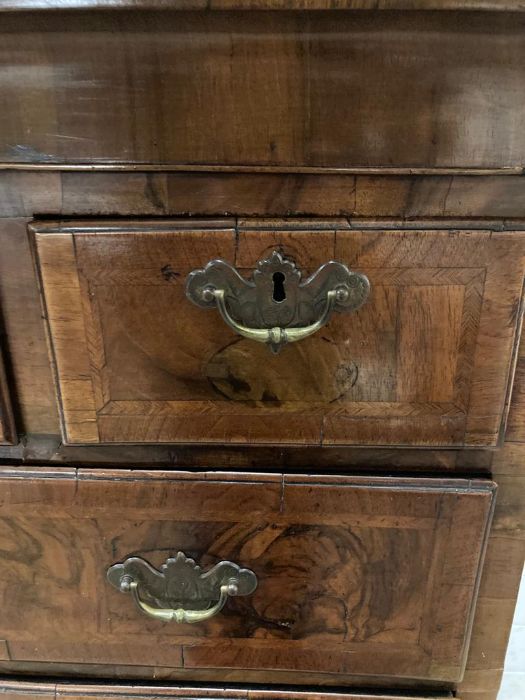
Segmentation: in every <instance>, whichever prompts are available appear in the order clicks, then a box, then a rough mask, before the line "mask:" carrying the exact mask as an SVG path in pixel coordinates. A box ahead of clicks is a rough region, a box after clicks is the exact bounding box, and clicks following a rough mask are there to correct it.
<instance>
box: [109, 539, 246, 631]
mask: <svg viewBox="0 0 525 700" xmlns="http://www.w3.org/2000/svg"><path fill="white" fill-rule="evenodd" d="M107 578H108V581H109V583H111V585H112V586H114V587H115V588H116V589H117V590H119V591H120V592H121V593H129V594H131V597H132V599H133V601H134V603H135V605H136V607H137V608H138V609H139V610H140V611H141V612H142V613H144V614H145V615H148V616H149V617H152V618H154V619H156V620H162V621H163V622H177V623H186V624H194V623H196V622H204V621H205V620H209V619H210V618H211V617H213V616H214V615H217V613H219V612H220V611H221V610H222V609H223V608H224V606H225V605H226V602H227V601H228V598H229V597H230V596H242V595H249V594H250V593H253V591H254V590H255V589H256V588H257V577H256V576H255V574H254V573H253V571H250V569H241V568H240V567H239V566H237V564H234V563H232V562H229V561H221V562H219V563H218V564H216V565H215V566H214V567H213V568H212V569H210V570H209V571H206V572H202V569H201V568H200V566H197V564H195V561H194V560H193V559H190V558H189V557H187V556H186V555H185V554H184V553H183V552H179V553H178V554H177V556H176V557H174V558H172V559H168V560H167V561H166V562H165V563H164V564H163V565H162V566H161V568H160V570H158V569H155V568H154V567H153V566H152V565H151V564H149V563H148V562H147V561H145V560H144V559H141V558H139V557H130V558H128V559H126V561H124V562H123V563H119V564H113V566H110V567H109V569H108V571H107ZM174 591H175V592H176V595H177V600H174V599H173V595H174ZM185 595H186V596H187V600H184V597H185Z"/></svg>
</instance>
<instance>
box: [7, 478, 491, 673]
mask: <svg viewBox="0 0 525 700" xmlns="http://www.w3.org/2000/svg"><path fill="white" fill-rule="evenodd" d="M493 496H494V485H493V484H492V483H491V482H487V481H482V480H480V481H463V480H459V479H454V480H440V479H417V478H412V479H400V478H397V479H394V478H364V477H360V478H350V477H335V476H331V477H316V476H297V475H284V476H283V475H260V474H226V473H216V472H214V473H212V472H210V473H174V472H143V471H142V472H141V471H122V470H120V471H105V470H89V469H80V470H73V469H65V468H64V469H53V470H46V469H40V470H36V469H35V470H33V471H31V470H29V469H20V468H8V467H3V468H2V470H1V471H0V542H1V547H0V599H1V600H2V601H3V610H2V617H1V620H0V639H2V640H4V642H1V644H2V645H3V648H2V652H3V653H2V655H1V656H0V658H3V659H5V661H2V662H0V668H3V669H4V670H17V669H18V668H23V669H24V670H25V671H26V672H28V671H35V672H36V671H38V672H40V671H42V669H44V670H45V669H46V664H49V665H50V666H51V665H52V664H60V667H61V668H64V665H67V664H71V665H72V666H71V668H72V669H73V672H78V673H82V670H81V669H82V667H79V669H80V670H78V669H76V668H75V666H74V665H75V664H98V665H103V667H105V665H107V667H108V673H109V666H119V667H120V668H121V671H120V674H121V675H122V673H123V672H122V667H123V666H124V667H128V668H130V667H135V668H134V669H133V677H135V678H136V677H137V673H136V671H137V667H141V671H140V676H139V677H145V678H155V677H159V675H160V673H162V674H163V677H164V678H166V677H171V678H184V679H185V680H197V681H198V680H203V679H214V680H221V679H222V680H227V679H229V680H232V679H238V678H239V673H240V672H242V674H243V678H244V680H245V682H253V679H254V678H257V679H258V680H259V681H261V680H262V682H266V681H267V682H272V681H276V680H278V678H279V674H281V677H283V675H285V676H286V679H287V681H288V682H292V683H297V684H300V683H302V684H305V683H309V682H312V681H313V679H315V680H318V678H319V677H320V675H322V676H323V678H324V679H325V680H326V681H327V682H331V683H333V684H336V683H337V681H338V680H340V679H341V678H342V677H343V676H344V677H348V676H352V677H353V676H355V677H366V678H367V679H369V680H370V681H371V682H374V679H375V680H376V681H377V682H380V683H381V685H385V683H388V682H389V679H393V680H395V679H419V680H421V681H431V682H455V681H458V680H459V679H460V678H461V675H462V672H463V666H464V661H465V654H466V649H467V645H468V634H469V628H470V621H471V616H472V611H473V604H474V600H475V595H476V587H477V581H478V576H479V570H480V564H481V559H482V555H483V548H484V542H485V537H486V532H487V528H488V524H489V520H490V514H491V511H492V502H493ZM177 552H184V554H185V555H186V556H187V557H191V558H193V559H194V560H195V561H196V562H197V563H198V564H200V565H201V567H202V570H203V571H207V570H208V569H211V568H213V567H215V566H216V565H217V564H219V563H220V562H233V563H234V564H236V565H239V566H240V567H244V568H246V569H249V570H250V571H251V572H253V573H252V574H250V575H249V576H253V579H250V580H249V581H248V584H246V582H245V581H244V583H243V584H242V585H245V584H246V585H245V589H246V590H244V593H245V595H235V591H233V592H232V589H231V587H230V588H228V586H226V588H227V589H228V590H227V592H228V595H227V596H226V599H225V605H224V607H223V608H222V610H221V611H220V612H218V613H217V614H216V615H214V616H213V617H210V618H209V619H207V620H204V621H201V622H199V623H197V624H188V623H187V622H182V623H179V622H176V621H170V622H166V621H163V620H159V619H156V618H155V617H152V616H151V615H154V616H155V615H159V614H161V615H163V614H165V613H166V614H167V611H170V610H179V612H180V610H181V609H182V608H185V609H187V610H192V611H193V612H195V611H197V613H198V614H199V615H200V614H201V613H202V611H203V610H206V609H207V608H209V607H211V606H215V605H217V603H218V600H219V598H220V596H222V594H223V589H222V585H223V584H224V583H225V581H229V582H231V581H232V580H233V579H231V578H228V579H224V578H223V579H222V580H221V581H216V580H215V579H214V576H215V577H217V576H218V574H217V576H216V575H215V574H210V575H208V576H207V577H206V576H204V577H203V576H202V571H200V570H198V569H195V567H194V565H193V564H192V562H191V561H187V560H186V559H184V557H183V556H182V555H179V558H178V563H176V564H174V562H173V561H172V562H171V563H170V565H169V566H168V568H167V569H166V568H164V569H163V568H161V567H162V564H163V563H165V562H166V560H167V559H168V558H169V557H175V555H177ZM130 558H132V563H131V565H130V563H129V559H130ZM136 558H140V559H141V560H142V561H140V562H139V563H137V559H136ZM122 563H125V564H124V568H122V567H120V568H119V567H118V566H117V568H115V565H118V564H122ZM130 566H131V568H129V567H130ZM229 566H230V567H231V565H230V564H222V565H221V566H220V567H218V569H219V570H221V571H223V570H224V567H229ZM126 567H128V568H126ZM134 567H135V568H134ZM137 567H138V569H137ZM221 567H222V568H221ZM108 569H111V571H112V573H111V574H110V575H109V579H110V580H108V574H107V572H108ZM234 570H235V567H233V568H232V569H231V571H234ZM130 571H132V572H134V573H133V575H132V576H131V579H134V581H132V582H133V583H134V590H133V591H132V590H131V589H132V588H133V586H131V584H130V576H129V572H130ZM137 571H138V573H137ZM215 571H217V569H216V570H215ZM228 571H230V569H228ZM115 572H117V573H118V572H121V573H122V572H124V573H126V572H127V573H126V576H127V579H123V578H121V579H118V577H117V582H116V585H115V575H116V574H115ZM231 575H233V574H231ZM235 575H236V576H237V574H235ZM244 575H246V576H248V574H246V572H245V573H244V574H242V575H239V576H240V577H241V578H242V576H244ZM228 576H230V574H228ZM249 576H248V578H249ZM255 577H256V579H257V580H256V582H255V583H254V580H255ZM119 581H120V583H122V586H121V589H122V590H119ZM112 584H113V585H112ZM124 584H125V585H124ZM240 587H242V586H239V588H240ZM237 592H239V590H237ZM241 592H242V591H241ZM134 596H135V597H136V598H137V600H134ZM139 603H140V604H143V607H145V608H146V610H147V611H148V610H149V613H148V614H144V613H143V612H142V611H141V610H139V609H138V604H139ZM159 610H160V613H159ZM159 669H160V672H159ZM250 674H251V675H250ZM101 675H104V671H103V670H102V671H101ZM125 675H126V674H125V671H124V676H125Z"/></svg>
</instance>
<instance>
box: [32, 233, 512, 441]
mask: <svg viewBox="0 0 525 700" xmlns="http://www.w3.org/2000/svg"><path fill="white" fill-rule="evenodd" d="M33 228H34V230H35V232H36V233H35V236H36V248H37V257H38V262H39V266H40V272H41V277H42V289H43V295H44V303H45V313H46V314H47V318H48V323H49V329H50V341H51V347H52V351H53V356H54V357H53V360H54V364H55V366H56V377H57V385H58V391H57V393H58V396H59V401H60V403H61V410H62V418H63V432H64V440H65V441H66V442H67V443H70V444H74V443H112V442H114V443H147V442H164V443H179V442H183V443H184V442H185V443H196V442H210V443H249V444H255V443H266V444H306V445H319V444H323V445H334V444H340V445H422V446H463V445H466V446H494V445H495V444H496V443H497V440H498V436H499V433H500V430H501V426H502V421H503V419H504V413H505V406H506V399H507V390H508V385H509V376H510V374H511V372H512V362H513V353H514V345H515V336H516V329H517V326H518V325H519V320H520V299H521V293H522V283H523V274H524V253H525V234H524V233H523V232H520V231H512V232H493V231H489V230H405V231H403V230H401V231H400V230H387V228H385V229H382V230H368V229H367V230H365V229H363V230H351V229H350V227H349V225H348V224H347V223H345V222H344V221H343V220H341V221H332V222H322V221H319V222H315V221H313V222H312V221H309V222H305V221H302V222H301V221H296V222H294V221H289V222H282V223H281V224H280V226H279V224H276V223H273V224H272V222H269V223H265V222H264V221H244V222H240V224H239V225H238V226H236V224H235V221H232V220H222V221H216V222H213V221H201V222H199V221H194V222H192V221H171V222H170V221H164V222H163V221H159V222H149V223H148V222H145V223H140V222H138V223H137V222H133V221H117V222H109V223H108V222H106V223H105V222H102V221H99V222H94V223H74V222H62V223H58V224H53V223H41V224H39V223H37V224H35V225H34V227H33ZM276 252H278V253H279V254H281V255H282V257H283V260H284V261H285V263H286V264H288V262H291V263H293V264H295V265H296V271H299V272H300V273H301V274H302V278H301V279H302V280H303V281H306V279H307V277H308V275H310V274H313V273H315V272H316V271H317V270H318V269H319V268H320V267H322V266H323V265H325V263H327V262H328V261H331V260H335V261H338V262H339V263H343V264H344V265H346V266H348V267H349V268H350V270H351V273H350V274H352V275H354V279H359V280H361V279H364V277H366V278H368V280H369V283H370V291H369V294H368V296H366V295H365V296H363V297H362V299H361V300H360V302H361V303H362V305H361V306H360V308H357V310H354V311H352V312H349V313H333V314H332V316H330V318H329V319H328V322H327V323H326V325H324V326H323V327H322V328H321V329H320V330H318V332H316V333H315V334H313V335H310V336H309V337H307V338H305V339H303V340H301V341H300V342H296V343H292V344H289V345H287V346H285V347H284V348H283V349H282V350H281V352H279V353H278V354H272V353H271V352H269V350H268V348H267V347H265V345H264V344H262V343H259V342H254V341H253V340H251V339H249V338H244V337H242V336H241V335H239V334H237V333H236V332H235V331H234V330H232V329H231V328H230V327H229V326H228V325H227V323H225V322H224V320H223V319H222V318H221V317H220V314H219V312H218V310H217V309H202V308H198V306H196V305H195V304H193V303H192V302H191V301H190V300H188V299H187V298H186V296H185V285H186V280H187V278H188V275H189V274H190V273H191V272H192V271H194V270H202V269H203V268H205V266H206V264H207V263H209V261H212V260H214V259H218V258H220V259H222V260H224V261H226V262H227V263H228V264H229V265H231V266H232V267H233V268H234V269H233V270H230V273H229V274H230V275H234V276H235V275H236V276H237V277H236V279H238V280H239V279H241V277H242V278H243V279H245V280H249V279H250V278H251V277H252V275H253V274H254V270H255V269H257V265H258V262H260V261H264V260H266V261H267V260H269V259H271V257H272V254H274V253H276ZM259 269H260V266H259ZM278 274H280V273H278ZM239 275H240V277H239ZM241 282H242V280H241ZM242 284H243V285H245V283H244V282H242ZM290 284H291V283H290ZM301 284H302V283H301ZM245 286H246V285H245ZM312 286H314V285H312ZM289 289H291V287H289ZM282 291H283V290H282V289H281V292H282ZM284 292H286V285H285V286H284ZM271 295H272V292H271V290H267V291H265V292H264V295H263V296H261V297H260V299H262V301H260V299H259V300H257V301H256V304H263V305H265V306H266V307H268V306H272V305H273V307H274V308H277V307H278V306H279V303H280V301H279V299H275V298H272V297H271ZM300 301H301V300H300V299H299V301H298V302H297V308H298V309H300V308H302V307H301V304H300ZM325 303H326V300H325V301H323V302H322V303H321V302H319V304H320V306H319V305H318V306H319V308H317V307H316V313H317V314H318V315H319V314H321V313H322V311H323V308H325V307H323V304H325ZM303 306H304V304H303ZM271 310H272V309H270V311H271ZM298 313H299V312H298ZM308 318H309V320H308V323H311V322H312V319H313V318H314V317H313V316H310V317H308ZM314 320H315V319H314ZM248 325H249V323H248Z"/></svg>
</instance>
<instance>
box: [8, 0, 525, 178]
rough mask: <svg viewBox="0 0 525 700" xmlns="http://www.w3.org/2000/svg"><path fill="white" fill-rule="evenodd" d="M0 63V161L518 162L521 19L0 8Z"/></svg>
mask: <svg viewBox="0 0 525 700" xmlns="http://www.w3.org/2000/svg"><path fill="white" fill-rule="evenodd" d="M304 4H309V3H303V5H304ZM327 4H328V3H327ZM407 4H411V3H407ZM29 39H30V40H29ZM0 60H1V63H2V70H1V71H0V94H2V96H3V97H4V100H3V103H4V104H3V109H2V110H0V161H1V160H8V161H29V162H31V161H33V162H49V161H59V162H60V161H66V162H79V161H80V162H82V161H84V162H86V161H101V160H102V161H104V160H106V161H126V162H130V161H131V162H134V161H138V162H152V161H153V162H161V163H167V164H172V165H173V164H175V165H181V164H190V165H194V164H201V165H202V164H212V165H214V164H225V165H249V166H256V167H261V166H278V167H286V168H294V167H295V168H297V167H305V166H306V167H309V166H310V167H311V166H314V167H316V166H317V167H337V168H340V167H363V166H386V167H393V166H394V167H395V166H397V167H407V168H414V167H459V168H465V167H467V168H469V167H470V168H480V167H511V166H518V167H523V165H524V163H525V129H523V97H522V95H523V76H524V74H525V17H523V16H522V15H513V14H510V13H509V14H508V15H505V14H494V13H488V12H487V13H478V14H476V13H464V14H457V13H449V12H442V13H413V12H404V13H389V12H384V13H359V12H357V13H345V12H333V13H330V12H315V13H309V12H305V11H301V12H296V13H286V12H280V13H273V12H264V13H260V12H248V13H220V12H218V13H185V12H177V13H175V14H174V13H170V12H162V13H157V14H148V13H141V14H140V17H138V16H136V15H132V14H131V15H130V14H122V13H118V14H116V13H110V12H108V13H104V14H100V13H98V14H97V13H92V14H91V15H83V16H82V21H81V23H79V21H78V19H77V18H75V17H74V15H67V14H60V13H56V14H52V13H50V14H48V15H47V16H43V15H40V16H31V15H25V14H20V15H17V16H10V15H6V16H3V17H2V35H1V41H0Z"/></svg>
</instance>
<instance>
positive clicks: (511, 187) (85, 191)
mask: <svg viewBox="0 0 525 700" xmlns="http://www.w3.org/2000/svg"><path fill="white" fill-rule="evenodd" d="M188 212H191V213H192V214H193V215H195V216H217V215H235V216H241V217H249V216H264V217H267V216H277V217H283V216H329V217H332V216H348V217H352V218H356V219H361V218H370V217H372V218H374V219H378V218H380V217H388V218H398V219H400V221H402V222H403V224H404V225H410V223H411V222H413V220H416V221H415V222H413V223H415V224H416V225H417V219H425V220H427V219H434V225H436V224H438V225H439V222H441V226H443V225H444V224H446V225H450V226H451V227H453V226H454V219H455V218H457V219H463V218H469V219H479V220H480V222H479V225H481V226H483V219H484V218H493V219H498V222H497V223H498V226H499V227H505V226H506V227H509V228H512V227H513V226H515V220H516V219H518V220H519V219H521V220H522V221H523V219H524V218H525V178H524V177H522V176H521V175H505V176H483V175H452V174H451V175H439V176H431V175H409V174H406V175H391V176H387V175H381V174H377V173H376V174H369V175H364V174H361V175H341V174H340V175H335V174H333V175H321V174H320V173H316V174H291V173H284V174H283V173H233V172H225V173H223V172H206V173H203V172H148V171H140V172H136V171H129V170H124V171H110V172H107V171H98V170H94V171H92V172H88V171H84V170H82V171H75V170H73V171H59V170H56V171H48V170H31V169H29V170H3V171H2V170H1V169H0V218H23V217H32V216H38V215H46V216H53V215H54V216H97V215H99V216H166V215H170V216H171V215H174V216H175V215H178V216H183V215H186V214H187V213H188ZM447 219H451V220H452V221H451V222H450V224H449V223H448V222H447V221H446V220H447ZM359 223H360V222H359ZM359 223H357V225H359ZM522 225H523V224H522Z"/></svg>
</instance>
